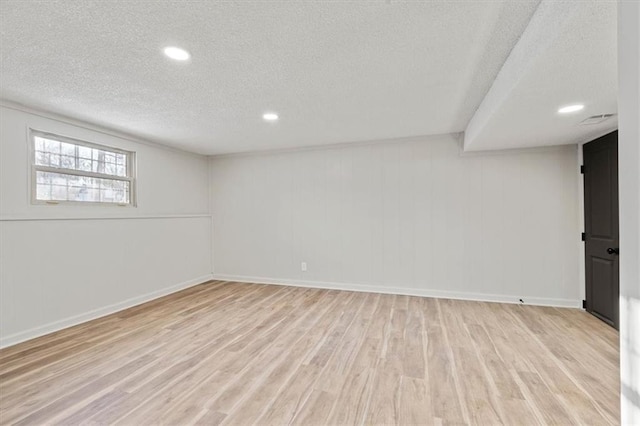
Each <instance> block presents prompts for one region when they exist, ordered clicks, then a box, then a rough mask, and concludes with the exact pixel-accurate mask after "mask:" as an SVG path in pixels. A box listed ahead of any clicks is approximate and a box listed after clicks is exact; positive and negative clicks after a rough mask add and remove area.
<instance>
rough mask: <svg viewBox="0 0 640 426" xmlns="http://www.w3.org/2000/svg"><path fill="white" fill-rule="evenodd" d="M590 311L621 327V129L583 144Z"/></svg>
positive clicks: (588, 303)
mask: <svg viewBox="0 0 640 426" xmlns="http://www.w3.org/2000/svg"><path fill="white" fill-rule="evenodd" d="M583 154H584V219H585V234H586V235H585V256H586V284H587V289H586V290H587V291H586V293H587V303H586V309H587V312H590V313H592V314H593V315H595V316H597V317H598V318H600V319H602V320H603V321H605V322H607V323H608V324H610V325H612V326H613V327H615V328H618V308H619V306H618V305H619V301H618V298H619V294H620V281H619V280H620V278H619V263H618V242H619V228H618V132H617V131H616V132H613V133H610V134H608V135H605V136H603V137H601V138H598V139H596V140H594V141H592V142H589V143H587V144H585V145H584V150H583Z"/></svg>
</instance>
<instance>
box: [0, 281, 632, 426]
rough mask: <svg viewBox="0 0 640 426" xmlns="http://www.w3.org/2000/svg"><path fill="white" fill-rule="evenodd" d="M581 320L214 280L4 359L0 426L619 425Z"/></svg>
mask: <svg viewBox="0 0 640 426" xmlns="http://www.w3.org/2000/svg"><path fill="white" fill-rule="evenodd" d="M618 363H619V349H618V335H617V332H615V330H613V329H612V328H611V327H609V326H607V325H605V324H604V323H601V322H600V321H598V320H597V319H595V318H594V317H592V316H590V315H588V314H586V313H585V312H583V311H581V310H577V309H562V308H550V307H536V306H523V305H507V304H497V303H483V302H470V301H459V300H445V299H429V298H420V297H411V296H399V295H385V294H371V293H357V292H347V291H344V292H343V291H338V290H321V289H307V288H296V287H286V286H270V285H257V284H240V283H233V282H228V281H213V282H210V283H206V284H203V285H198V286H194V287H191V288H189V289H186V290H184V291H181V292H178V293H175V294H172V295H169V296H165V297H162V298H160V299H157V300H154V301H152V302H149V303H145V304H142V305H139V306H136V307H134V308H131V309H128V310H125V311H122V312H118V313H115V314H113V315H109V316H106V317H104V318H100V319H97V320H95V321H90V322H87V323H85V324H80V325H78V326H75V327H71V328H69V329H66V330H62V331H59V332H56V333H53V334H50V335H48V336H43V337H40V338H37V339H34V340H32V341H29V342H25V343H22V344H19V345H15V346H13V347H10V348H6V349H3V350H0V424H2V425H5V424H7V425H41V424H60V425H75V424H86V425H105V424H123V425H131V424H141V425H146V424H154V425H176V424H180V425H187V424H201V425H218V424H225V425H245V424H260V425H271V424H273V425H281V424H300V425H310V424H318V425H320V424H340V425H343V424H344V425H351V424H358V425H360V424H443V425H444V424H505V425H511V424H520V425H529V424H532V425H533V424H604V425H606V424H611V425H615V424H618V423H619V421H620V417H619V411H618V410H619V408H618V407H619V374H618V372H619V369H618V368H619V367H618Z"/></svg>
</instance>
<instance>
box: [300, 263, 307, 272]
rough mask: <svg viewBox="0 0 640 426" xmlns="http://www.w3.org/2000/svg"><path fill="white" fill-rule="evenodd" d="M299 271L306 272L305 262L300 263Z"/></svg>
mask: <svg viewBox="0 0 640 426" xmlns="http://www.w3.org/2000/svg"><path fill="white" fill-rule="evenodd" d="M300 270H301V271H302V272H307V262H302V263H301V264H300Z"/></svg>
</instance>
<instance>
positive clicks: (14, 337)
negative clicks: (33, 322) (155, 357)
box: [0, 274, 213, 348]
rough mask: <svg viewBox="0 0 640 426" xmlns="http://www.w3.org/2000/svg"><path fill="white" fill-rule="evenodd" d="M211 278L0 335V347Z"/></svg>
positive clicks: (95, 317)
mask: <svg viewBox="0 0 640 426" xmlns="http://www.w3.org/2000/svg"><path fill="white" fill-rule="evenodd" d="M212 279H213V276H212V274H207V275H203V276H201V277H198V278H194V279H191V280H188V281H184V282H181V283H180V284H176V285H173V286H171V287H165V288H163V289H160V290H157V291H153V292H151V293H147V294H143V295H141V296H136V297H132V298H130V299H127V300H124V301H122V302H118V303H114V304H112V305H108V306H105V307H102V308H98V309H94V310H92V311H89V312H85V313H82V314H79V315H74V316H72V317H69V318H65V319H62V320H59V321H54V322H51V323H49V324H45V325H42V326H39V327H35V328H32V329H29V330H25V331H21V332H19V333H14V334H11V335H9V336H1V337H0V348H6V347H8V346H13V345H15V344H18V343H21V342H24V341H27V340H31V339H34V338H36V337H40V336H44V335H45V334H49V333H53V332H54V331H59V330H62V329H65V328H69V327H72V326H74V325H78V324H82V323H84V322H87V321H91V320H94V319H97V318H100V317H104V316H106V315H110V314H113V313H116V312H119V311H122V310H124V309H128V308H132V307H134V306H137V305H140V304H142V303H145V302H149V301H151V300H154V299H158V298H159V297H162V296H166V295H168V294H171V293H175V292H178V291H180V290H184V289H185V288H189V287H193V286H195V285H198V284H202V283H205V282H207V281H211V280H212Z"/></svg>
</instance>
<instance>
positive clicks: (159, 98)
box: [0, 0, 608, 154]
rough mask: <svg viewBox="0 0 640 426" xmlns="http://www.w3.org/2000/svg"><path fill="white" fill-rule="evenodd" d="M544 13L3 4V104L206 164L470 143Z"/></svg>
mask: <svg viewBox="0 0 640 426" xmlns="http://www.w3.org/2000/svg"><path fill="white" fill-rule="evenodd" d="M538 3H539V2H538V1H512V0H506V1H449V0H443V1H430V2H422V3H418V2H396V1H384V0H381V1H370V2H315V3H310V2H281V1H278V2H242V1H225V2H213V1H188V2H187V1H167V0H164V1H155V0H154V1H132V2H125V1H108V0H101V1H89V0H82V1H69V0H65V1H59V2H54V1H39V2H34V1H28V0H20V1H10V0H3V1H2V2H0V12H1V20H0V36H1V41H2V42H1V45H0V55H1V61H2V62H1V81H0V97H1V98H3V99H5V100H9V101H13V102H18V103H21V104H24V105H27V106H31V107H34V108H38V109H44V110H48V111H53V112H57V113H59V114H62V115H66V116H69V117H71V118H76V119H80V120H84V121H87V122H90V123H94V124H98V125H102V126H106V127H109V128H112V129H115V130H120V131H123V132H126V133H129V134H132V135H135V136H139V137H142V138H146V139H149V140H152V141H157V142H160V143H164V144H168V145H172V146H175V147H179V148H182V149H186V150H191V151H194V152H199V153H204V154H219V153H230V152H243V151H250V150H265V149H274V148H284V147H299V146H310V145H320V144H333V143H340V142H349V141H362V140H372V139H384V138H392V137H406V136H417V135H429V134H439V133H450V132H460V131H463V130H464V129H465V127H466V126H467V123H468V122H469V120H470V119H471V117H472V116H473V114H474V112H475V110H476V108H477V107H478V106H479V105H480V103H481V101H482V100H483V98H484V95H485V94H486V92H487V91H488V90H489V88H490V87H491V85H492V83H493V81H494V78H495V77H496V75H497V73H498V71H499V70H500V69H501V67H502V65H503V63H504V62H505V60H506V59H507V57H508V55H509V53H510V51H511V49H512V48H513V47H514V45H515V44H516V42H517V41H518V38H519V37H520V35H521V34H522V32H523V31H524V29H525V28H526V26H527V24H528V23H529V20H530V18H531V16H532V15H533V13H534V12H535V9H536V6H537V5H538ZM167 45H177V46H181V47H184V48H185V49H187V50H189V51H190V52H191V53H192V55H193V57H192V60H191V61H190V62H189V63H177V62H172V61H170V60H169V59H167V58H165V57H164V56H163V55H162V48H163V47H164V46H167ZM541 71H543V72H545V71H547V70H546V69H544V68H543V69H542V70H541ZM549 80H550V81H552V79H551V78H550V79H549ZM553 106H554V107H555V105H553ZM265 111H276V112H278V113H279V114H280V117H281V119H280V121H279V122H277V123H265V122H263V121H262V119H261V116H262V113H263V112H265ZM607 112H608V111H607Z"/></svg>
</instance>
